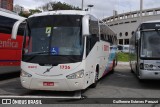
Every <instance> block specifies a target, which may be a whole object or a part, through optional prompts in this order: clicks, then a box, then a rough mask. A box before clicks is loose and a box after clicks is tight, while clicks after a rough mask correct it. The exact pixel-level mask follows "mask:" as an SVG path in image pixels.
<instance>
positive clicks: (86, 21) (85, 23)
mask: <svg viewBox="0 0 160 107" xmlns="http://www.w3.org/2000/svg"><path fill="white" fill-rule="evenodd" d="M82 35H83V36H89V35H90V34H89V15H86V16H84V17H83V18H82Z"/></svg>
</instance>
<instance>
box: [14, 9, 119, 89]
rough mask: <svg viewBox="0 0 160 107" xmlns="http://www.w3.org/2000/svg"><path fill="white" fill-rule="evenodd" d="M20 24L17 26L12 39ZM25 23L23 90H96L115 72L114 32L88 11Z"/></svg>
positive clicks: (42, 16)
mask: <svg viewBox="0 0 160 107" xmlns="http://www.w3.org/2000/svg"><path fill="white" fill-rule="evenodd" d="M20 23H21V21H18V22H16V23H15V25H14V28H13V30H12V39H15V38H16V32H17V31H16V30H17V27H18V25H19V24H20ZM26 23H27V26H26V30H25V36H24V47H23V50H24V53H23V57H22V62H21V69H22V70H21V76H20V78H21V83H22V86H23V87H25V88H27V89H32V90H53V91H76V90H83V89H86V88H87V87H89V86H90V85H92V86H93V87H95V86H96V83H97V80H98V79H100V78H101V77H103V76H104V75H105V74H107V73H108V72H109V71H111V70H113V69H114V67H115V54H114V53H113V52H115V51H113V50H110V46H111V45H116V35H115V33H114V32H113V31H112V30H111V29H110V28H109V27H108V26H107V25H105V24H104V23H103V22H102V21H99V20H98V19H96V18H95V17H93V16H92V15H89V14H87V13H86V12H85V11H75V10H66V11H62V10H61V11H50V12H44V13H39V14H35V15H32V16H30V17H29V18H28V19H27V20H26ZM28 39H29V40H28ZM26 40H28V42H27V41H26ZM111 51H112V52H111ZM110 53H111V54H110Z"/></svg>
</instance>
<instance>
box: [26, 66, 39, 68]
mask: <svg viewBox="0 0 160 107" xmlns="http://www.w3.org/2000/svg"><path fill="white" fill-rule="evenodd" d="M28 68H32V69H34V68H37V66H28Z"/></svg>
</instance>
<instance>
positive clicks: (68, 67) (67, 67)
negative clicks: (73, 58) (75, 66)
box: [60, 65, 71, 69]
mask: <svg viewBox="0 0 160 107" xmlns="http://www.w3.org/2000/svg"><path fill="white" fill-rule="evenodd" d="M60 69H71V67H70V66H67V65H61V66H60Z"/></svg>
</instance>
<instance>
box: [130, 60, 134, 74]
mask: <svg viewBox="0 0 160 107" xmlns="http://www.w3.org/2000/svg"><path fill="white" fill-rule="evenodd" d="M130 68H131V70H130V71H131V73H134V71H133V69H132V65H131V62H130Z"/></svg>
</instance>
